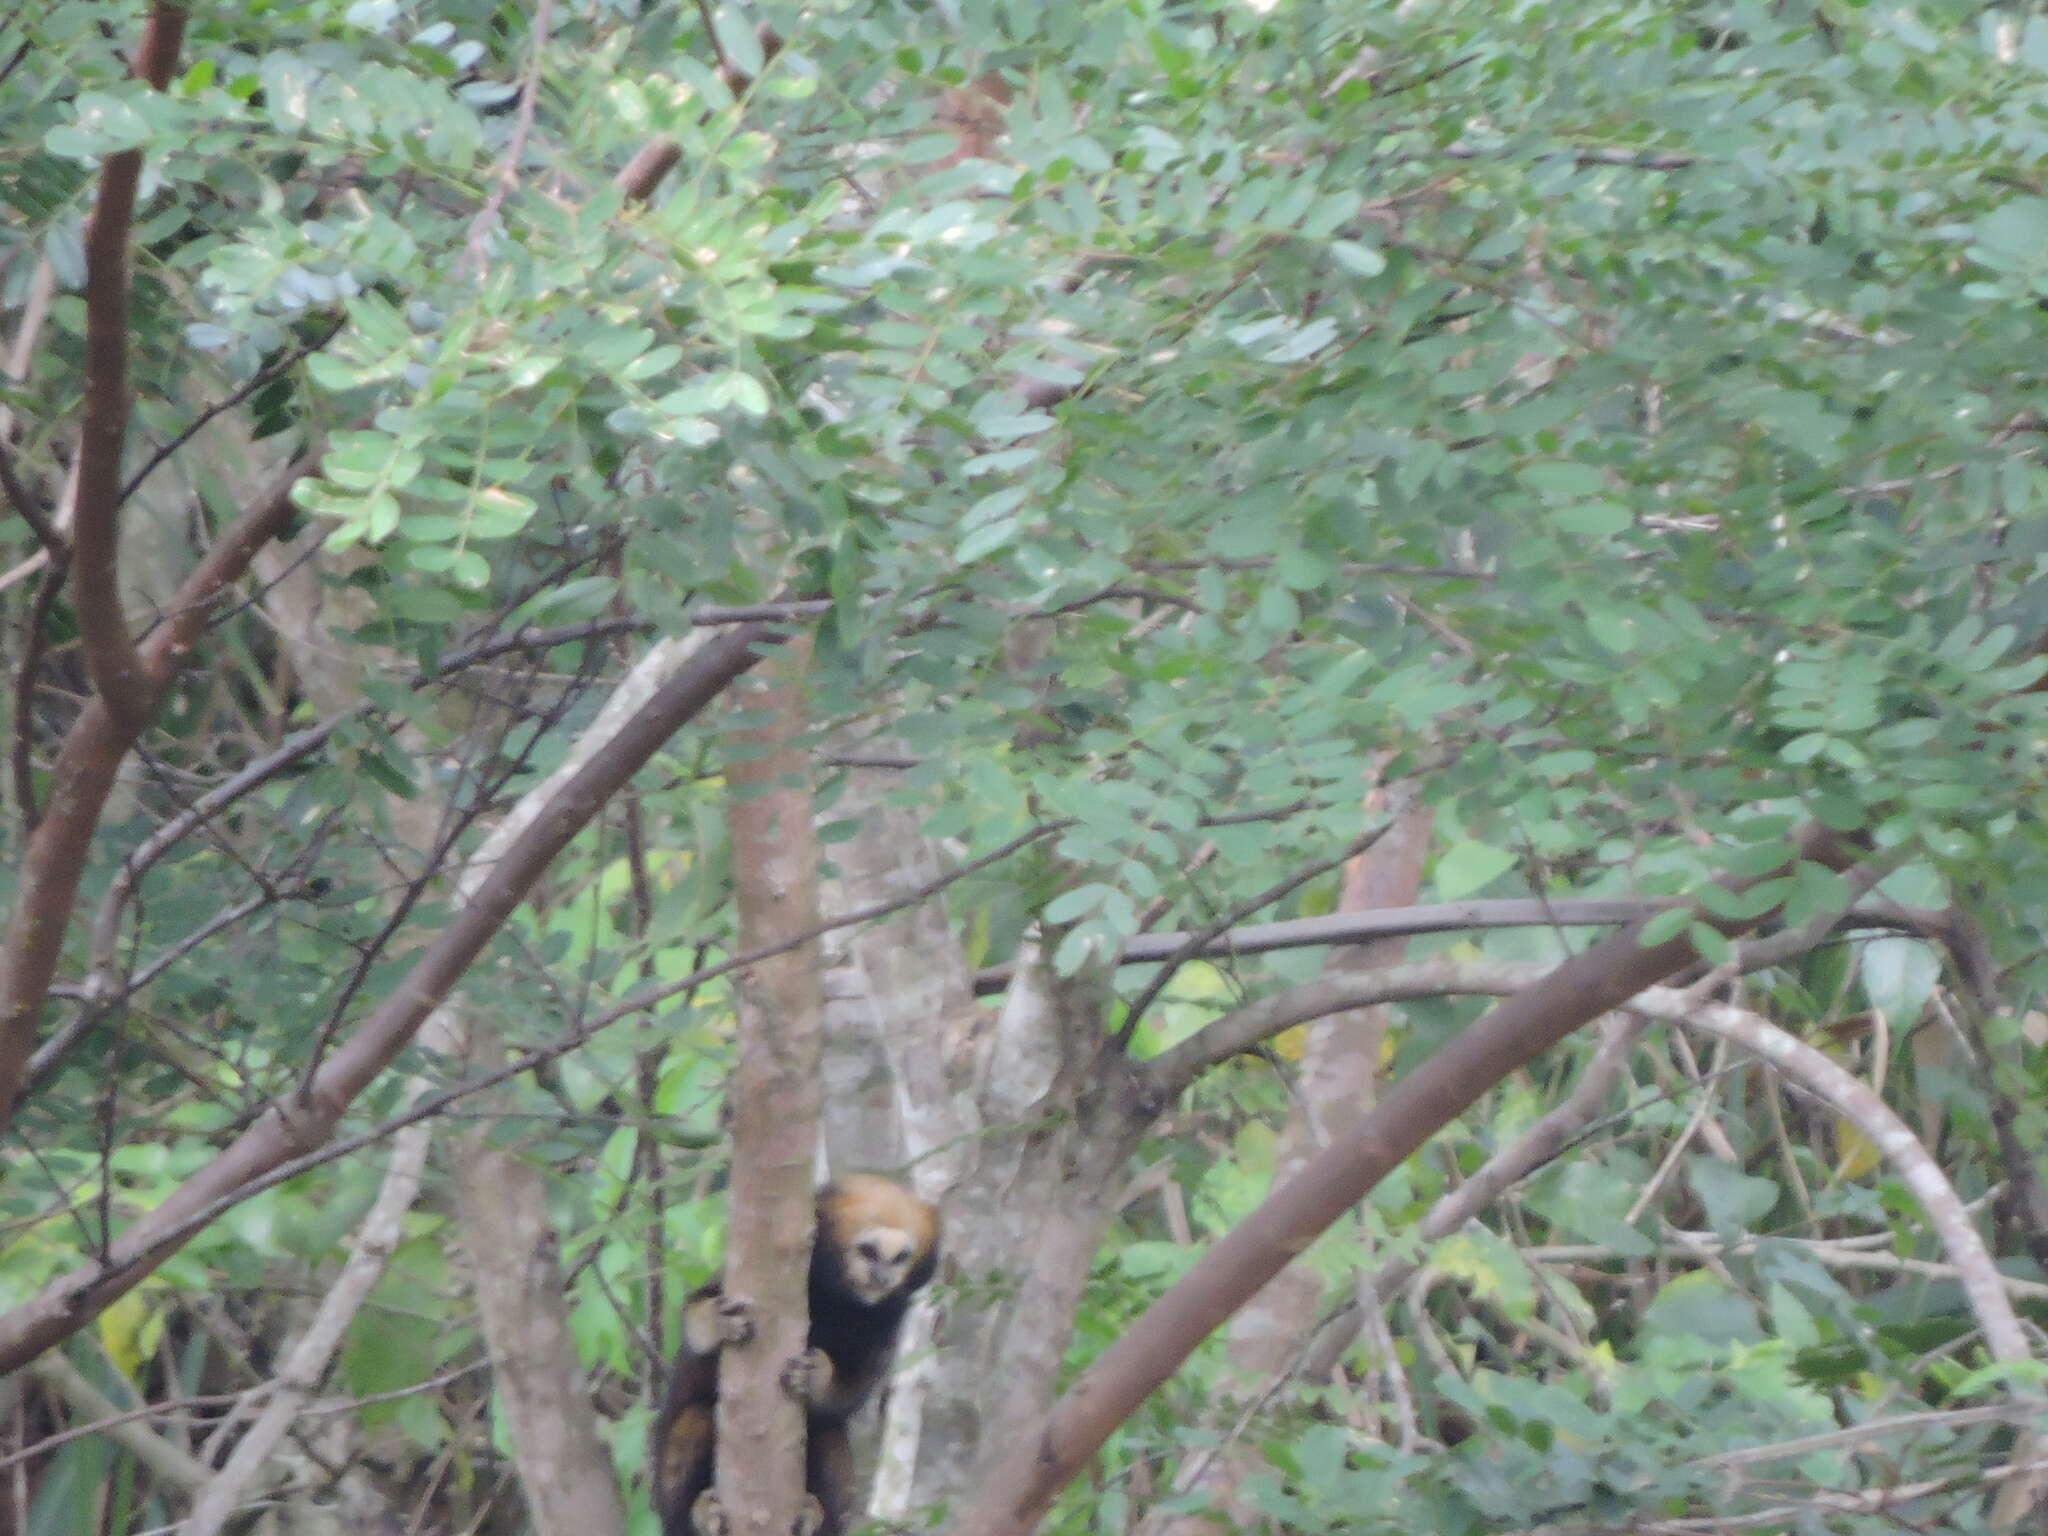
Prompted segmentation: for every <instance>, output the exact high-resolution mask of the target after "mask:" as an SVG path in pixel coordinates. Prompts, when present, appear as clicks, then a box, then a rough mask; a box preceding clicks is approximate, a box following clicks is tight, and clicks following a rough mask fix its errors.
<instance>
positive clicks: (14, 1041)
mask: <svg viewBox="0 0 2048 1536" xmlns="http://www.w3.org/2000/svg"><path fill="white" fill-rule="evenodd" d="M318 462H319V461H318V456H317V454H310V453H309V454H307V455H305V456H303V457H301V458H300V459H298V460H297V461H296V462H295V463H293V464H292V465H291V466H290V467H289V468H287V469H286V470H285V471H284V472H283V473H282V474H280V475H279V476H278V477H277V479H276V480H274V481H272V482H271V484H270V485H269V487H267V488H266V489H265V491H264V492H263V494H262V495H260V496H259V497H257V498H256V500H255V501H254V502H252V503H251V504H250V506H249V508H248V510H247V511H245V512H244V513H243V514H242V516H241V517H240V518H238V519H237V520H236V521H235V523H234V524H233V525H232V526H231V527H230V528H229V529H228V530H227V531H226V532H225V533H223V534H222V535H221V536H220V538H219V539H218V540H217V541H215V543H214V545H213V547H212V548H211V549H209V550H208V551H207V552H206V555H205V557H204V558H203V559H201V560H200V562H199V564H198V566H197V567H196V568H195V569H194V570H193V572H192V574H191V575H190V576H188V577H186V578H185V582H184V585H183V586H181V587H179V588H178V591H177V594H176V595H175V596H174V597H173V598H172V599H171V604H170V611H169V613H168V614H167V616H166V618H165V621H164V622H163V623H162V624H160V625H159V626H158V627H157V629H156V631H155V633H154V634H152V635H151V636H150V637H149V640H148V642H147V643H146V644H145V645H144V646H143V648H142V652H141V655H142V666H143V675H144V677H145V678H146V679H147V680H148V681H149V683H150V685H151V688H152V689H153V690H154V692H155V694H156V695H157V696H158V697H160V696H161V694H162V691H163V689H165V688H167V687H168V686H169V685H170V682H171V680H172V679H173V678H174V677H176V676H177V672H178V668H179V667H180V666H181V665H182V664H183V662H184V659H185V655H186V653H187V652H188V651H190V650H191V649H192V647H193V645H194V644H195V643H196V642H197V640H198V638H199V634H200V632H201V630H202V629H203V627H204V626H205V623H206V618H207V614H208V613H209V612H210V611H211V609H212V605H213V603H214V601H215V600H216V599H217V598H218V597H219V596H220V594H221V593H222V592H223V591H224V590H225V589H226V588H227V586H228V585H229V583H231V582H233V581H236V580H238V579H239V578H240V577H241V575H242V573H243V572H244V571H246V570H247V569H248V568H249V562H250V561H251V560H253V559H254V558H255V556H256V551H257V550H258V549H260V548H262V547H263V545H265V544H267V543H268V542H269V541H270V540H271V539H273V538H275V537H276V536H277V535H278V533H279V532H280V531H282V529H283V528H284V526H285V524H286V523H287V522H288V521H289V520H290V519H291V516H292V513H293V507H292V501H291V488H292V486H293V484H294V483H295V482H296V481H297V480H298V479H299V478H300V477H301V476H303V475H306V474H309V473H311V472H312V470H313V467H314V466H315V465H316V464H317V463H318ZM154 711H155V705H154V703H152V705H151V707H150V712H151V713H154ZM140 729H141V727H140V726H139V725H137V726H132V727H131V726H128V725H124V724H122V723H121V721H120V720H118V719H117V718H116V717H115V715H114V712H113V710H112V708H111V707H110V705H109V703H108V701H107V699H106V698H105V696H103V695H95V696H94V697H93V698H91V699H88V700H87V701H86V705H85V708H84V709H83V710H81V711H80V712H79V715H78V718H77V719H76V720H74V721H73V722H72V725H71V729H70V731H68V732H67V733H66V734H65V737H64V743H63V745H62V746H61V747H60V748H58V752H57V761H56V763H55V764H54V766H53V768H52V771H51V774H50V784H51V791H50V803H49V805H48V806H47V807H46V808H45V811H44V815H43V818H42V820H41V821H39V822H38V823H37V824H36V829H35V832H34V833H33V834H32V835H31V836H30V838H29V840H28V846H27V849H26V851H25V852H24V854H23V856H22V859H21V873H20V881H19V884H18V885H17V886H16V889H15V893H14V908H13V911H12V912H11V913H10V914H9V917H8V923H7V932H6V938H5V943H4V947H0V1131H5V1130H6V1128H7V1126H8V1124H9V1123H10V1122H11V1120H12V1119H13V1114H14V1105H15V1101H16V1099H17V1098H18V1097H19V1096H20V1090H21V1083H22V1074H23V1072H24V1071H25V1070H26V1068H27V1064H28V1060H29V1057H30V1055H31V1053H32V1052H33V1051H34V1049H35V1035H36V1023H37V1020H38V1019H39V1018H40V1017H41V1014H42V1009H43V1002H44V999H46V998H47V997H48V996H49V992H50V983H51V981H52V980H53V979H54V977H55V976H56V973H57V957H58V954H59V953H60V952H61V950H62V948H63V944H64V934H65V930H66V929H67V928H68V927H69V926H70V922H71V912H72V908H73V907H74V905H75V904H76V903H77V900H78V882H79V880H80V878H81V877H82V875H83V873H84V870H85V864H86V858H87V855H88V852H89V850H90V848H91V845H92V837H93V833H94V832H95V831H96V830H97V828H98V826H99V818H100V812H101V811H102V810H103V809H104V808H105V806H106V802H107V796H108V794H109V793H111V792H112V790H113V787H114V776H115V774H116V773H117V772H118V771H119V769H120V766H121V761H122V759H123V758H125V757H126V756H127V755H128V749H129V748H130V747H132V746H133V745H134V744H135V738H136V736H137V735H138V734H139V733H140Z"/></svg>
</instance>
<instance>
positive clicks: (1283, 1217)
mask: <svg viewBox="0 0 2048 1536" xmlns="http://www.w3.org/2000/svg"><path fill="white" fill-rule="evenodd" d="M1796 846H1797V847H1798V848H1799V850H1800V855H1801V856H1803V857H1805V858H1809V859H1812V858H1818V857H1822V856H1827V857H1828V858H1829V859H1830V862H1834V861H1835V860H1836V857H1837V850H1836V845H1835V843H1834V840H1833V839H1832V838H1830V837H1829V836H1828V835H1827V834H1826V833H1824V832H1821V831H1819V830H1817V829H1808V830H1807V831H1805V832H1803V833H1802V834H1801V835H1800V837H1799V840H1798V843H1797V845H1796ZM1782 873H1783V870H1782V869H1781V870H1777V871H1773V872H1771V874H1772V875H1778V874H1782ZM1770 877H1771V876H1764V877H1762V878H1770ZM1744 883H1745V884H1746V883H1749V882H1744ZM1761 918H1762V914H1760V915H1759V917H1758V918H1756V919H1750V920H1744V921H1742V922H1733V921H1725V920H1723V919H1719V918H1714V917H1711V916H1708V915H1705V914H1703V915H1702V918H1701V920H1702V921H1707V922H1711V923H1713V924H1714V926H1715V927H1716V928H1719V929H1721V931H1723V932H1725V933H1735V932H1739V931H1741V930H1742V929H1743V928H1745V927H1748V926H1751V925H1752V924H1753V923H1754V922H1756V921H1761ZM1724 924H1725V925H1724ZM1695 959H1697V956H1696V954H1695V953H1694V950H1693V948H1692V945H1691V944H1690V943H1689V942H1688V941H1687V940H1686V939H1685V938H1684V937H1683V936H1680V937H1677V938H1672V939H1667V940H1665V941H1664V942H1663V943H1661V944H1656V945H1649V946H1645V945H1644V944H1643V943H1642V942H1641V935H1640V930H1639V929H1638V928H1636V927H1630V928H1627V929H1624V930H1623V931H1622V932H1620V933H1617V934H1614V935H1612V936H1610V937H1609V938H1606V939H1604V940H1602V941H1601V942H1600V943H1598V944H1595V945H1593V946H1592V947H1591V948H1589V949H1586V950H1584V951H1583V952H1581V953H1580V954H1577V955H1574V956H1572V957H1571V958H1570V959H1568V960H1566V961H1565V962H1564V963H1563V964H1562V965H1560V966H1558V967H1557V968H1556V969H1555V970H1553V971H1552V972H1550V974H1549V975H1547V976H1546V977H1544V978H1543V979H1542V980H1541V981H1539V982H1537V983H1536V984H1535V985H1533V986H1531V987H1529V988H1527V989H1526V990H1524V991H1522V992H1519V993H1517V994H1515V995H1514V996H1512V997H1510V998H1508V999H1507V1000H1506V1001H1504V1002H1502V1003H1501V1004H1500V1005H1499V1006H1498V1007H1496V1008H1494V1009H1493V1010H1492V1011H1491V1012H1490V1013H1488V1014H1487V1015H1486V1016H1485V1017H1484V1018H1482V1019H1480V1020H1479V1021H1478V1022H1477V1023H1475V1024H1473V1025H1472V1026H1471V1027H1470V1028H1468V1029H1466V1030H1465V1031H1464V1032H1463V1033H1462V1034H1460V1035H1459V1036H1458V1037H1457V1038H1456V1039H1455V1040H1453V1041H1452V1042H1451V1043H1450V1044H1449V1045H1447V1046H1446V1047H1444V1048H1443V1049H1442V1050H1440V1051H1438V1052H1437V1053H1436V1054H1435V1055H1433V1056H1431V1057H1430V1058H1429V1059H1428V1060H1427V1061H1425V1062H1423V1063H1422V1065H1421V1066H1419V1067H1417V1068H1416V1069H1415V1070H1414V1071H1413V1072H1411V1073H1410V1074H1409V1075H1408V1076H1407V1077H1405V1078H1403V1079H1402V1080H1401V1081H1400V1082H1399V1083H1397V1084H1395V1085H1394V1086H1393V1087H1392V1088H1391V1089H1390V1090H1389V1091H1388V1093H1387V1095H1386V1096H1385V1098H1383V1099H1382V1100H1381V1101H1380V1102H1379V1104H1378V1105H1376V1106H1375V1107H1374V1108H1373V1109H1372V1111H1371V1112H1369V1113H1368V1114H1366V1115H1365V1116H1364V1117H1363V1118H1362V1119H1361V1120H1360V1121H1359V1122H1358V1124H1357V1125H1356V1126H1355V1127H1354V1128H1353V1129H1351V1130H1350V1131H1348V1132H1346V1133H1344V1134H1343V1135H1341V1136H1339V1137H1338V1138H1337V1139H1336V1140H1334V1141H1333V1142H1332V1143H1331V1144H1330V1145H1329V1146H1328V1147H1327V1148H1326V1149H1325V1150H1324V1151H1323V1152H1321V1153H1320V1154H1318V1155H1317V1156H1316V1157H1315V1158H1314V1159H1313V1160H1312V1161H1311V1162H1309V1164H1308V1165H1307V1166H1306V1167H1304V1168H1303V1169H1302V1171H1301V1172H1300V1173H1298V1174H1297V1175H1295V1176H1294V1177H1293V1178H1291V1179H1289V1180H1288V1181H1287V1182H1286V1183H1285V1184H1283V1185H1282V1186H1281V1187H1280V1188H1279V1189H1277V1190H1275V1191H1274V1192H1273V1193H1272V1194H1270V1195H1268V1196H1267V1197H1266V1199H1265V1200H1264V1201H1263V1202H1262V1203H1261V1204H1260V1205H1259V1206H1258V1208H1257V1209H1256V1210H1254V1211H1253V1212H1252V1213H1251V1215H1250V1216H1248V1217H1246V1218H1245V1219H1244V1220H1243V1221H1242V1222H1240V1223H1239V1224H1238V1225H1237V1226H1235V1227H1234V1228H1232V1229H1231V1230H1230V1231H1229V1232H1228V1233H1226V1234H1225V1235H1224V1236H1223V1238H1222V1239H1221V1240H1219V1241H1218V1242H1217V1243H1216V1244H1215V1245H1214V1246H1212V1247H1211V1248H1210V1249H1209V1251H1208V1252H1207V1253H1205V1254H1203V1255H1202V1257H1201V1258H1200V1259H1199V1260H1197V1261H1196V1263H1195V1265H1194V1267H1193V1268H1192V1269H1190V1270H1189V1271H1188V1272H1187V1273H1186V1274H1185V1275H1184V1276H1183V1277H1182V1278H1181V1279H1180V1280H1179V1281H1177V1282H1176V1283H1175V1284H1174V1285H1173V1286H1172V1287H1171V1288H1170V1289H1169V1290H1168V1291H1167V1292H1166V1294H1165V1295H1164V1296H1162V1297H1160V1299H1159V1300H1158V1301H1157V1302H1155V1303H1154V1304H1153V1305H1152V1306H1151V1307H1150V1308H1148V1309H1147V1310H1146V1311H1145V1313H1144V1314H1143V1315H1142V1316H1140V1317H1139V1318H1138V1319H1137V1321H1136V1322H1134V1323H1132V1324H1131V1325H1130V1326H1129V1327H1127V1328H1126V1329H1125V1330H1124V1331H1123V1332H1122V1333H1121V1334H1120V1335H1119V1336H1118V1338H1117V1340H1116V1341H1115V1342H1114V1343H1113V1344H1111V1345H1110V1346H1109V1348H1108V1349H1106V1350H1105V1351H1104V1352H1103V1353H1102V1354H1101V1356H1099V1357H1098V1358H1097V1359H1096V1360H1095V1362H1094V1363H1093V1364H1092V1365H1090V1366H1089V1367H1088V1369H1087V1370H1085V1371H1084V1372H1082V1374H1081V1376H1080V1377H1079V1379H1077V1380H1076V1381H1075V1382H1074V1383H1073V1385H1072V1386H1071V1387H1069V1388H1068V1390H1067V1392H1066V1393H1065V1394H1064V1395H1063V1396H1062V1397H1061V1398H1060V1400H1059V1402H1058V1403H1057V1404H1055V1405H1054V1407H1053V1410H1052V1412H1051V1414H1050V1415H1049V1416H1048V1417H1047V1419H1046V1422H1045V1424H1044V1426H1043V1428H1042V1430H1041V1431H1040V1433H1039V1434H1038V1435H1036V1436H1033V1437H1027V1438H1025V1439H1023V1440H1022V1441H1021V1442H1020V1444H1019V1446H1018V1448H1017V1450H1016V1451H1015V1453H1013V1454H1012V1455H1011V1456H1010V1457H1009V1458H1008V1459H1006V1460H1005V1462H1004V1463H1003V1464H1002V1465H1000V1466H999V1467H998V1468H997V1470H996V1472H995V1474H994V1475H993V1476H992V1477H991V1478H990V1479H989V1481H988V1482H987V1483H986V1484H984V1486H983V1488H982V1490H981V1491H980V1493H979V1494H978V1495H977V1496H976V1497H975V1499H974V1501H973V1502H972V1503H971V1504H970V1506H969V1507H968V1509H967V1510H966V1512H965V1513H964V1514H963V1515H962V1516H961V1518H960V1520H959V1521H958V1528H959V1529H961V1530H963V1531H970V1532H973V1533H975V1536H1029V1533H1030V1532H1031V1531H1032V1530H1033V1529H1034V1528H1035V1527H1036V1526H1037V1524H1038V1521H1039V1520H1040V1519H1041V1518H1042V1517H1043V1515H1044V1513H1045V1511H1046V1510H1047V1509H1048V1508H1049V1507H1050V1506H1051V1504H1052V1501H1053V1499H1054V1497H1055V1496H1056V1495H1057V1494H1058V1493H1059V1491H1060V1490H1061V1489H1062V1488H1064V1487H1065V1486H1066V1485H1067V1483H1068V1482H1070V1481H1071V1480H1072V1479H1073V1477H1074V1476H1075V1475H1076V1474H1077V1473H1078V1472H1079V1471H1080V1470H1081V1469H1082V1467H1083V1466H1084V1465H1086V1463H1087V1462H1088V1461H1089V1460H1090V1459H1091V1458H1092V1457H1093V1456H1094V1454H1095V1452H1096V1450H1097V1449H1098V1448H1099V1447H1100V1446H1101V1444H1102V1442H1103V1441H1104V1440H1105V1439H1106V1438H1107V1437H1108V1436H1109V1434H1110V1432H1111V1431H1112V1430H1114V1429H1115V1428H1116V1427H1117V1425H1119V1424H1121V1423H1122V1422H1123V1421H1124V1420H1125V1419H1126V1418H1128V1417H1129V1416H1130V1415H1131V1413H1132V1412H1133V1411H1135V1410H1136V1408H1137V1407H1138V1405H1139V1404H1140V1403H1142V1402H1144V1400H1145V1399H1146V1398H1147V1397H1149V1396H1150V1395H1151V1394H1152V1392H1153V1391H1154V1390H1155V1389H1157V1388H1158V1387H1159V1386H1160V1385H1161V1384H1162V1383H1163V1382H1165V1381H1166V1379H1167V1378H1168V1377H1169V1376H1171V1375H1172V1374H1173V1373H1174V1372H1175V1371H1176V1370H1177V1369H1179V1367H1180V1364H1181V1362H1182V1361H1184V1360H1185V1359H1186V1358H1187V1356H1188V1355H1189V1353H1190V1352H1191V1351H1192V1350H1193V1349H1194V1348H1195V1347H1196V1346H1197V1345H1198V1344H1199V1343H1200V1342H1201V1341H1202V1340H1203V1339H1204V1338H1206V1337H1207V1336H1208V1335H1209V1334H1210V1333H1211V1332H1213V1331H1214V1330H1215V1329H1216V1328H1217V1327H1218V1326H1219V1325H1220V1324H1222V1322H1223V1321H1224V1320H1225V1319H1226V1318H1228V1317H1229V1316H1230V1315H1231V1313H1233V1312H1235V1311H1236V1310H1237V1309H1238V1308H1239V1307H1241V1306H1243V1305H1244V1304H1245V1302H1246V1301H1248V1300H1250V1299H1251V1297H1252V1296H1253V1295H1254V1294H1255V1293H1256V1292H1257V1291H1258V1289H1259V1288H1260V1287H1261V1286H1262V1285H1264V1284H1265V1283H1266V1282H1267V1281H1268V1280H1270V1279H1271V1278H1272V1277H1273V1276H1274V1275H1275V1274H1277V1273H1278V1272H1279V1270H1280V1269H1281V1267H1282V1266H1283V1265H1284V1264H1286V1263H1287V1262H1288V1261H1289V1260H1290V1259H1292V1258H1293V1257H1294V1256H1295V1255H1297V1254H1299V1253H1300V1252H1301V1251H1302V1250H1303V1249H1305V1248H1306V1247H1307V1246H1308V1245H1309V1243H1310V1242H1312V1241H1313V1240H1314V1239H1315V1238H1316V1236H1317V1235H1318V1234H1319V1233H1321V1232H1323V1231H1324V1230H1325V1229H1327V1228H1328V1227H1329V1226H1330V1225H1331V1224H1332V1223H1333V1222H1335V1221H1336V1220H1337V1219H1338V1218H1339V1217H1341V1216H1342V1215H1343V1214H1344V1213H1345V1212H1346V1211H1348V1210H1350V1209H1351V1208H1352V1207H1353V1206H1354V1205H1356V1204H1357V1203H1358V1202H1359V1201H1360V1200H1362V1199H1364V1198H1365V1197H1366V1196H1367V1195H1368V1194H1370V1193H1371V1191H1372V1189H1373V1188H1374V1186H1375V1185H1377V1184H1378V1183H1379V1181H1380V1180H1381V1179H1383V1178H1385V1177H1386V1175H1387V1174H1388V1173H1390V1172H1392V1171H1393V1170H1394V1169H1395V1168H1398V1167H1399V1166H1400V1165H1401V1163H1402V1162H1403V1161H1404V1160H1405V1159H1406V1158H1407V1157H1408V1155H1409V1154H1410V1153H1412V1152H1414V1151H1415V1150H1416V1149H1417V1148H1418V1147H1420V1146H1421V1145H1422V1144H1423V1143H1424V1142H1425V1141H1427V1140H1428V1139H1429V1137H1430V1136H1431V1135H1433V1134H1434V1133H1435V1132H1436V1131H1437V1130H1439V1129H1440V1128H1441V1127H1443V1126H1444V1125H1445V1124H1447V1123H1448V1122H1449V1121H1450V1120H1452V1119H1453V1118H1455V1117H1456V1116H1457V1115H1459V1114H1461V1113H1463V1112H1464V1110H1465V1109H1467V1108H1468V1107H1469V1106H1470V1105H1472V1104H1473V1103H1474V1102H1476V1101H1477V1100H1478V1098H1479V1096H1480V1095H1481V1094H1483V1093H1485V1092H1486V1091H1487V1090H1488V1089H1489V1088H1491V1087H1493V1086H1494V1084H1496V1083H1498V1082H1499V1081H1500V1080H1501V1079H1502V1078H1503V1077H1505V1076H1507V1075H1508V1074H1509V1073H1510V1072H1513V1071H1515V1070H1516V1069H1517V1068H1519V1067H1521V1066H1522V1065H1524V1064H1525V1063H1527V1062H1529V1061H1531V1060H1533V1059H1534V1058H1535V1057H1536V1056H1538V1055H1540V1054H1541V1053H1542V1052H1543V1051H1545V1050H1547V1049H1548V1048H1549V1047H1550V1046H1552V1045H1555V1044H1557V1043H1558V1042H1559V1041H1560V1040H1563V1039H1564V1038H1566V1037H1567V1036H1568V1035H1570V1034H1571V1033H1572V1032H1573V1031H1574V1030H1576V1029H1578V1028H1579V1027H1580V1026H1581V1025H1583V1024H1585V1023H1587V1022H1588V1021H1589V1020H1591V1019H1594V1018H1597V1017H1599V1016H1600V1015H1601V1014H1603V1013H1606V1012H1608V1011H1609V1010H1611V1009H1614V1008H1617V1007H1620V1006H1621V1005H1622V1004H1624V1003H1626V1002H1627V1001H1628V1000H1629V998H1631V997H1633V996H1634V995H1636V994H1637V993H1639V992H1641V991H1642V990H1643V989H1644V988H1646V987H1649V986H1653V985H1655V984H1656V983H1657V982H1658V981H1660V980H1662V979H1663V978H1664V977H1667V976H1670V975H1672V974H1673V973H1675V972H1677V971H1678V970H1680V969H1682V968H1683V967H1685V966H1686V965H1688V964H1691V963H1692V962H1693V961H1694V960H1695ZM0 1363H4V1362H0Z"/></svg>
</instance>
